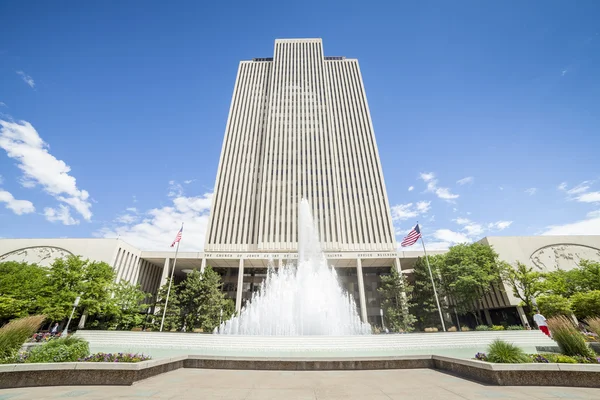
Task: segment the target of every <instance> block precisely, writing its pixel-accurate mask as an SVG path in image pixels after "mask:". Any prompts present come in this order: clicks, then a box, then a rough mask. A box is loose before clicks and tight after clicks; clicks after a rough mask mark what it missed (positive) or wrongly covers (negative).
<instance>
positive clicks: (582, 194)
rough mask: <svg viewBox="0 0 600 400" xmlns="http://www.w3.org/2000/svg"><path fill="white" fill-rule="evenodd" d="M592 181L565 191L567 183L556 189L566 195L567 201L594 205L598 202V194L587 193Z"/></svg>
mask: <svg viewBox="0 0 600 400" xmlns="http://www.w3.org/2000/svg"><path fill="white" fill-rule="evenodd" d="M593 184H594V181H583V182H581V183H580V184H579V185H577V186H575V187H573V188H571V189H569V190H567V183H566V182H563V183H561V184H560V185H559V186H558V189H559V190H561V191H563V192H566V193H567V198H568V199H569V200H575V201H578V202H580V203H596V202H600V192H599V191H596V192H588V190H589V189H590V188H591V186H592V185H593Z"/></svg>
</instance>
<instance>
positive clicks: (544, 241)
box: [481, 236, 600, 306]
mask: <svg viewBox="0 0 600 400" xmlns="http://www.w3.org/2000/svg"><path fill="white" fill-rule="evenodd" d="M481 243H484V244H488V245H491V246H492V247H493V248H494V250H495V251H496V252H497V253H498V255H499V256H500V259H501V260H503V261H506V262H508V263H509V264H511V265H513V266H514V265H516V263H517V261H518V262H521V263H523V264H526V265H528V266H530V267H533V268H535V269H536V270H537V271H539V272H549V271H553V270H556V269H557V268H561V269H564V270H570V269H572V268H574V267H576V266H577V265H578V263H579V261H580V260H582V259H589V260H593V261H600V236H491V237H486V238H484V239H482V240H481ZM504 289H505V291H506V294H507V296H508V299H509V301H510V304H511V305H514V306H517V305H518V304H519V303H520V300H519V299H517V298H516V297H515V296H513V294H512V289H511V288H510V287H507V285H505V288H504Z"/></svg>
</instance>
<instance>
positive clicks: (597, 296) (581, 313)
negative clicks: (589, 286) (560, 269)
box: [570, 290, 600, 319]
mask: <svg viewBox="0 0 600 400" xmlns="http://www.w3.org/2000/svg"><path fill="white" fill-rule="evenodd" d="M570 300H571V307H572V309H573V314H575V316H576V317H577V318H579V319H585V318H588V317H600V290H592V291H590V292H585V293H575V294H574V295H573V296H572V297H571V298H570Z"/></svg>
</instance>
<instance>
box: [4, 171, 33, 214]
mask: <svg viewBox="0 0 600 400" xmlns="http://www.w3.org/2000/svg"><path fill="white" fill-rule="evenodd" d="M1 178H2V177H0V183H2V180H1ZM0 203H6V204H5V207H6V208H8V209H9V210H11V211H12V212H14V213H15V214H17V215H22V214H29V213H32V212H34V211H35V207H34V206H33V203H32V202H30V201H29V200H17V199H15V198H14V197H13V195H12V194H11V193H10V192H7V191H6V190H2V189H0Z"/></svg>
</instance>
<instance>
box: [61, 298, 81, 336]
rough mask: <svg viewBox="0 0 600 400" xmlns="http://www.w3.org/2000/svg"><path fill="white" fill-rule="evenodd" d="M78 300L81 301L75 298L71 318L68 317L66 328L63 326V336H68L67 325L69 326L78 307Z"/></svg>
mask: <svg viewBox="0 0 600 400" xmlns="http://www.w3.org/2000/svg"><path fill="white" fill-rule="evenodd" d="M79 300H81V298H80V297H79V296H77V297H76V298H75V301H74V302H73V309H72V310H71V316H70V317H69V321H67V326H65V330H64V331H63V335H65V336H66V335H68V334H69V324H71V319H73V314H74V313H75V309H76V308H77V306H78V305H79Z"/></svg>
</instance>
